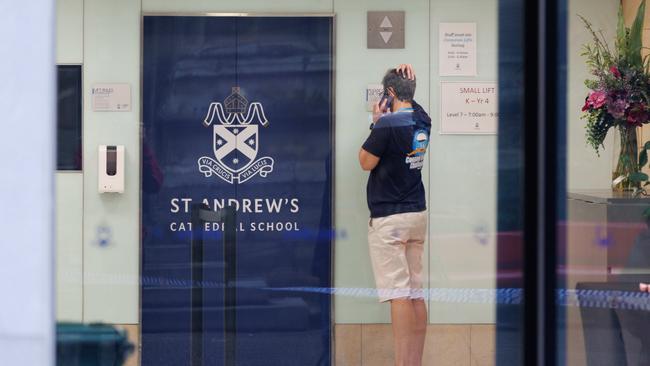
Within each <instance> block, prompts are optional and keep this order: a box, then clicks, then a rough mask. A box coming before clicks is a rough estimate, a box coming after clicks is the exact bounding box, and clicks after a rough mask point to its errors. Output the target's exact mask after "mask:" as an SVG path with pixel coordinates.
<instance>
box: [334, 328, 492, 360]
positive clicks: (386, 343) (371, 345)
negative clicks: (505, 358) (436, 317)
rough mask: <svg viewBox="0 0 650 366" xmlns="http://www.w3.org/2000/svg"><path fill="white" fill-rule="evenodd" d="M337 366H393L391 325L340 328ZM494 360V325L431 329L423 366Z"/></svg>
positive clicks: (336, 334)
mask: <svg viewBox="0 0 650 366" xmlns="http://www.w3.org/2000/svg"><path fill="white" fill-rule="evenodd" d="M334 337H335V346H334V347H335V353H336V356H335V366H393V364H394V363H393V335H392V332H391V328H390V324H338V325H336V328H335V336H334ZM494 360H495V327H494V325H445V324H435V325H429V326H428V328H427V338H426V344H425V350H424V359H423V362H422V364H423V365H436V366H445V365H449V366H469V365H472V366H490V365H494Z"/></svg>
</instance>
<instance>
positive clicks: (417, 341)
mask: <svg viewBox="0 0 650 366" xmlns="http://www.w3.org/2000/svg"><path fill="white" fill-rule="evenodd" d="M411 302H412V303H413V313H414V321H415V324H414V326H413V340H412V341H411V349H410V352H409V353H410V355H411V365H413V366H420V365H422V354H423V353H424V339H425V338H426V335H427V307H426V305H425V304H424V299H415V300H411Z"/></svg>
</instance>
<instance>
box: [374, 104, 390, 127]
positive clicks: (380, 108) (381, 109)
mask: <svg viewBox="0 0 650 366" xmlns="http://www.w3.org/2000/svg"><path fill="white" fill-rule="evenodd" d="M387 103H388V99H383V101H381V104H379V102H377V103H375V104H374V105H373V106H372V123H377V121H378V120H379V118H381V116H383V115H384V114H385V113H387V112H388V111H387V108H386V104H387Z"/></svg>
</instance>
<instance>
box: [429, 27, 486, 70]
mask: <svg viewBox="0 0 650 366" xmlns="http://www.w3.org/2000/svg"><path fill="white" fill-rule="evenodd" d="M439 30H440V33H439V34H440V36H439V37H440V41H439V43H438V47H439V50H438V51H439V52H438V55H439V57H440V59H439V65H440V67H439V71H440V76H476V74H477V70H476V23H440V27H439Z"/></svg>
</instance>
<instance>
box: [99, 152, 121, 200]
mask: <svg viewBox="0 0 650 366" xmlns="http://www.w3.org/2000/svg"><path fill="white" fill-rule="evenodd" d="M98 163H99V166H98V169H97V170H98V173H99V177H98V185H99V193H106V192H113V193H123V192H124V146H122V145H99V159H98Z"/></svg>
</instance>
